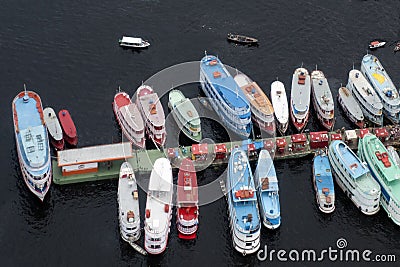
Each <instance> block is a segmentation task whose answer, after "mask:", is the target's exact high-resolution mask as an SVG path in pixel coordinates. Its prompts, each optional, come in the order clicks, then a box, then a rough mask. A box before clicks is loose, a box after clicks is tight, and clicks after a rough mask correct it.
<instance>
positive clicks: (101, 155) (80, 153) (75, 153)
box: [57, 142, 132, 167]
mask: <svg viewBox="0 0 400 267" xmlns="http://www.w3.org/2000/svg"><path fill="white" fill-rule="evenodd" d="M131 157H132V145H131V143H130V142H124V143H117V144H109V145H99V146H88V147H82V148H73V149H67V150H61V151H57V159H58V167H62V166H69V165H77V164H85V163H92V162H105V161H114V160H120V159H126V158H131Z"/></svg>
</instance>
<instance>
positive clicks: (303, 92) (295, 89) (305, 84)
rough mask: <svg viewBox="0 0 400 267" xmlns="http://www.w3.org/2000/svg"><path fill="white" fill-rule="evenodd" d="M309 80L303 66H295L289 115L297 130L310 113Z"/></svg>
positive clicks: (302, 126)
mask: <svg viewBox="0 0 400 267" xmlns="http://www.w3.org/2000/svg"><path fill="white" fill-rule="evenodd" d="M310 94H311V81H310V75H309V74H308V71H307V70H306V69H305V68H297V69H296V70H295V71H294V73H293V78H292V91H291V94H290V117H291V118H292V122H293V124H294V126H295V127H296V129H297V130H298V131H302V130H303V129H304V127H305V126H306V125H307V122H308V117H309V113H310Z"/></svg>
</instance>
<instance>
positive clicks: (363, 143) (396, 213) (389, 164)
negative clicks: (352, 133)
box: [358, 133, 400, 225]
mask: <svg viewBox="0 0 400 267" xmlns="http://www.w3.org/2000/svg"><path fill="white" fill-rule="evenodd" d="M358 155H359V156H360V158H361V159H362V160H364V161H365V162H366V163H367V164H368V166H369V169H370V171H371V173H372V176H373V177H374V178H375V180H376V181H377V182H378V183H379V185H380V188H381V190H382V194H381V198H380V203H381V206H382V207H383V209H384V210H385V211H386V213H387V214H388V216H389V218H391V219H392V221H393V222H394V223H395V224H397V225H400V167H399V166H398V164H397V162H396V161H395V160H394V158H393V157H392V156H391V154H390V153H389V151H388V150H387V149H386V147H385V146H384V145H383V143H382V142H381V141H380V140H379V138H377V137H376V136H375V135H373V134H370V133H368V134H366V135H364V137H363V138H360V140H359V141H358Z"/></svg>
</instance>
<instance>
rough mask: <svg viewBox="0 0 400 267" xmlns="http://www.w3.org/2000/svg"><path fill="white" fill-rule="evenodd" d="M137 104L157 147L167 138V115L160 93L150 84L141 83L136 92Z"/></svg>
mask: <svg viewBox="0 0 400 267" xmlns="http://www.w3.org/2000/svg"><path fill="white" fill-rule="evenodd" d="M136 95H137V98H136V104H137V106H138V108H139V111H140V113H141V115H142V118H143V120H144V124H145V128H146V132H147V135H148V136H149V137H150V139H151V140H152V141H153V142H154V144H155V145H156V147H157V148H159V147H163V146H164V144H165V140H166V136H167V134H166V131H165V115H164V109H163V107H162V105H161V102H160V99H159V97H158V94H157V93H155V92H154V91H153V88H151V87H150V86H149V85H141V86H140V87H139V88H138V89H137V92H136Z"/></svg>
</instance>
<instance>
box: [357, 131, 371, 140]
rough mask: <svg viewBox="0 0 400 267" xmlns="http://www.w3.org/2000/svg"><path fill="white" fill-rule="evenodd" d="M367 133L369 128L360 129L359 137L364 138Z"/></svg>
mask: <svg viewBox="0 0 400 267" xmlns="http://www.w3.org/2000/svg"><path fill="white" fill-rule="evenodd" d="M367 133H369V130H368V129H360V131H359V133H358V137H359V138H364V135H366V134H367Z"/></svg>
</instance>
